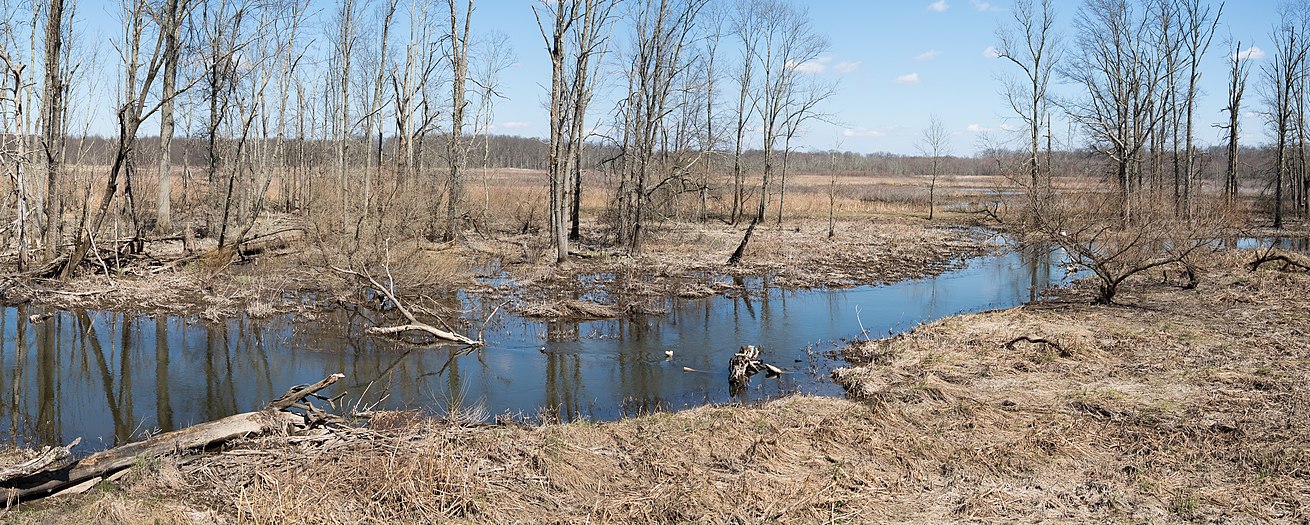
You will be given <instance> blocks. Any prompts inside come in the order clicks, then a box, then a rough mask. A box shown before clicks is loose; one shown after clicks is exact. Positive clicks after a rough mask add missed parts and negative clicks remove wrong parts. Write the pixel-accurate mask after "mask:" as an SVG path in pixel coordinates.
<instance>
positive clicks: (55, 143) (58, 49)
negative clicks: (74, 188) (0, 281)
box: [40, 0, 68, 261]
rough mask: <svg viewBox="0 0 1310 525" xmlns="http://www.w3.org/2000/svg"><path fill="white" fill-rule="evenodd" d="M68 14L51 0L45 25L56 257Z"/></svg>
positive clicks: (48, 170)
mask: <svg viewBox="0 0 1310 525" xmlns="http://www.w3.org/2000/svg"><path fill="white" fill-rule="evenodd" d="M67 16H68V15H67V13H66V12H65V9H64V0H50V2H49V4H48V7H47V10H46V26H45V80H44V84H43V86H42V92H41V117H40V119H41V153H42V156H43V157H44V159H43V160H44V161H45V198H44V199H42V201H43V208H44V211H45V221H44V222H45V224H44V230H45V231H44V235H43V236H42V237H43V239H44V244H45V251H44V258H45V260H46V261H50V260H53V259H54V258H55V257H56V256H58V254H59V230H60V228H59V225H60V223H61V222H62V215H61V206H59V205H58V204H57V203H56V200H57V199H58V196H59V194H60V192H59V179H60V178H61V176H62V174H63V168H64V141H65V131H64V126H63V123H64V116H65V111H66V109H65V106H66V103H65V100H64V98H65V96H66V95H65V94H66V93H67V87H66V86H65V82H66V81H67V78H66V76H67V75H66V74H65V72H64V68H65V66H66V65H65V64H64V63H63V60H62V59H63V46H64V31H66V29H67V28H66V27H65V22H66V21H67Z"/></svg>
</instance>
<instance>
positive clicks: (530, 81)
mask: <svg viewBox="0 0 1310 525" xmlns="http://www.w3.org/2000/svg"><path fill="white" fill-rule="evenodd" d="M1216 3H1217V2H1216ZM1081 4H1082V2H1081V1H1076V0H1057V1H1056V8H1057V11H1058V22H1059V32H1060V33H1061V35H1062V37H1063V38H1064V39H1065V40H1066V41H1068V40H1070V39H1072V35H1071V34H1070V31H1069V29H1068V26H1069V24H1070V22H1071V21H1072V19H1073V18H1074V15H1075V13H1076V11H1077V9H1078V7H1079V6H1080V5H1081ZM114 5H116V2H109V1H107V0H83V4H82V7H81V8H80V9H81V12H82V14H83V16H84V17H85V18H84V20H85V22H86V24H87V25H86V27H87V29H88V34H95V33H100V34H101V35H107V30H106V28H110V27H114V26H115V25H117V15H115V14H114V11H115V10H114V7H113V6H114ZM315 5H317V6H318V7H319V8H320V9H322V10H323V11H324V12H328V11H330V10H331V6H332V5H333V3H332V2H329V1H324V0H315ZM806 5H807V6H808V8H809V12H810V15H811V17H812V20H813V25H814V27H815V28H816V29H817V31H818V32H820V33H822V34H824V35H825V36H826V37H827V38H828V40H829V42H830V44H831V46H830V50H829V52H828V53H827V54H825V55H824V56H823V58H822V60H821V61H820V62H819V63H818V64H817V67H815V68H814V69H815V70H816V71H817V72H816V73H814V74H818V75H822V76H824V77H827V78H830V79H836V80H838V81H839V85H838V90H837V93H836V95H835V96H834V97H832V98H831V99H830V100H829V101H828V102H827V104H826V105H825V106H824V107H823V108H822V110H823V111H824V112H826V113H828V114H831V115H832V116H833V118H834V119H835V120H836V123H835V124H826V123H817V124H814V125H811V126H810V127H809V128H808V129H806V130H805V136H804V137H803V138H799V139H798V140H797V141H795V142H798V143H800V145H801V147H802V148H803V149H814V150H823V149H829V148H832V147H835V146H836V145H837V144H839V143H840V145H841V148H842V149H846V150H851V151H858V152H862V153H873V152H891V153H900V154H913V153H914V152H915V144H916V142H917V141H918V140H919V137H920V135H921V133H922V129H923V128H924V127H925V126H927V124H928V121H929V118H930V116H931V115H934V114H935V115H937V116H938V117H939V118H940V119H941V120H942V122H943V123H944V124H945V126H946V128H947V129H948V130H949V131H950V132H951V144H950V150H951V151H952V152H953V153H955V154H960V155H970V154H973V153H974V152H976V151H977V150H978V149H979V140H978V138H979V135H980V134H982V132H988V133H990V134H992V135H993V136H996V137H1001V136H1004V135H1005V134H1006V133H1005V132H1004V129H1005V128H1006V127H1014V128H1018V127H1021V126H1022V124H1021V123H1020V122H1018V121H1017V120H1016V119H1014V117H1013V116H1012V115H1011V114H1010V112H1009V109H1008V107H1007V105H1006V104H1005V101H1004V98H1003V96H1002V94H1001V82H1000V80H999V77H1000V75H1003V74H1008V73H1011V72H1012V71H1011V69H1010V68H1008V67H1007V63H1006V62H1004V61H1003V60H1001V59H996V58H993V57H991V56H988V55H987V53H986V51H985V50H986V49H987V48H988V47H989V46H993V45H995V44H996V41H995V36H994V35H995V31H996V27H997V25H998V23H999V22H1001V21H1003V20H1008V17H1009V13H1008V12H1007V10H1008V9H1009V6H1010V2H1009V1H1007V0H997V1H994V2H983V1H980V0H908V1H906V0H896V1H891V0H815V1H811V2H806ZM475 9H476V11H475V14H474V19H473V20H474V23H473V25H474V28H473V29H474V32H475V33H485V32H488V31H499V32H502V33H504V34H506V35H507V36H508V37H509V42H510V45H511V46H513V48H514V53H515V54H516V55H517V60H516V63H515V65H514V67H512V68H510V70H509V71H507V72H506V73H505V74H504V84H503V85H504V93H505V95H506V96H507V97H508V99H507V100H503V101H500V102H499V103H498V104H497V106H496V118H495V122H496V129H495V131H497V132H499V133H506V134H516V135H526V136H545V135H546V131H547V119H546V110H545V104H544V102H545V100H546V99H547V98H548V96H549V93H548V90H547V88H546V86H547V84H548V83H549V80H550V66H549V62H548V61H547V57H546V52H545V50H544V46H543V44H542V39H541V35H540V33H539V31H538V28H537V24H536V21H535V19H534V17H533V12H532V9H531V1H530V0H477V2H476V8H475ZM1276 13H1277V2H1276V1H1274V0H1257V1H1250V0H1243V1H1241V2H1237V1H1233V2H1230V3H1229V4H1228V5H1227V7H1226V8H1225V12H1224V17H1223V20H1222V22H1221V24H1220V27H1219V35H1218V36H1216V38H1215V43H1214V44H1213V45H1212V48H1211V51H1210V53H1209V54H1208V55H1207V56H1206V60H1205V64H1204V68H1203V77H1202V90H1203V92H1202V97H1201V100H1200V106H1199V111H1198V120H1197V130H1198V140H1199V141H1200V142H1201V143H1203V144H1209V143H1219V142H1220V132H1219V130H1216V129H1213V128H1211V127H1210V124H1212V123H1216V122H1219V121H1221V120H1223V119H1224V118H1225V116H1224V115H1223V113H1222V112H1221V111H1220V109H1221V108H1222V107H1223V105H1224V100H1223V99H1224V97H1225V93H1226V89H1227V88H1226V81H1227V79H1226V74H1227V63H1226V60H1227V56H1226V55H1227V53H1228V51H1226V50H1225V49H1224V47H1223V40H1224V39H1225V38H1227V36H1228V35H1230V34H1231V35H1232V36H1234V37H1235V38H1238V39H1240V40H1242V42H1243V47H1244V48H1250V47H1257V48H1260V49H1262V50H1264V51H1265V52H1268V51H1269V47H1270V46H1269V44H1268V41H1269V32H1270V29H1271V27H1272V25H1273V23H1274V22H1275V20H1276V19H1277V14H1276ZM321 25H322V24H321V23H320V26H321ZM320 40H322V37H320ZM100 53H101V61H102V63H110V64H111V63H112V60H104V59H106V58H112V57H113V54H112V53H113V51H112V48H108V46H103V48H102V50H101V51H100ZM1259 54H1260V53H1258V52H1257V53H1256V55H1257V56H1258V55H1259ZM1263 62H1264V61H1263V60H1260V59H1257V60H1256V63H1255V65H1256V66H1257V70H1256V71H1253V73H1252V78H1251V83H1250V85H1249V87H1248V89H1247V96H1246V100H1245V102H1244V104H1245V106H1246V111H1244V115H1243V126H1244V130H1245V134H1244V137H1245V139H1244V142H1245V143H1247V144H1252V145H1254V144H1261V143H1264V142H1266V141H1267V140H1268V139H1267V135H1266V133H1265V130H1264V126H1263V119H1262V118H1261V117H1260V116H1259V115H1258V114H1256V113H1255V112H1256V111H1259V110H1260V109H1261V108H1260V107H1259V106H1260V105H1261V103H1262V101H1261V97H1260V89H1259V86H1258V82H1259V79H1258V76H1259V75H1258V73H1259V72H1258V67H1259V65H1260V64H1261V63H1263ZM612 77H613V76H611V78H612ZM111 78H112V77H111ZM106 83H107V84H110V85H112V81H109V82H106ZM1055 89H1056V90H1057V91H1068V88H1067V87H1061V86H1057V87H1056V88H1055ZM611 94H612V93H611ZM611 105H612V97H607V93H605V92H602V93H600V94H599V95H598V100H597V101H596V102H595V103H594V104H593V110H594V111H593V117H594V118H596V119H599V118H601V117H605V116H606V115H608V114H609V113H610V111H609V110H610V108H611ZM103 111H105V112H106V114H105V115H103V116H99V117H98V118H97V121H98V122H99V123H98V124H96V125H94V126H93V129H92V131H93V132H100V133H102V134H108V133H110V132H112V131H113V129H114V127H113V126H112V125H110V122H111V121H110V120H109V119H110V118H112V115H111V113H112V112H111V110H110V109H109V108H104V109H103ZM1057 119H1058V115H1057ZM101 128H103V129H101ZM1056 128H1057V135H1056V136H1057V140H1059V139H1060V137H1067V136H1068V131H1067V130H1068V126H1067V124H1063V123H1061V122H1058V121H1057V122H1056ZM152 131H153V127H152V125H151V124H147V126H146V127H145V128H143V133H144V134H152ZM1075 145H1076V146H1081V145H1082V144H1081V143H1078V144H1075Z"/></svg>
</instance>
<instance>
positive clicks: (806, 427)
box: [2, 253, 1310, 525]
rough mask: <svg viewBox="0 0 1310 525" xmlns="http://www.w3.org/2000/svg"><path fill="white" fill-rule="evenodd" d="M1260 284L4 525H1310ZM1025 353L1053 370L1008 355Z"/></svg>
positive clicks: (132, 479) (1287, 366) (1305, 279)
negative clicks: (735, 400)
mask: <svg viewBox="0 0 1310 525" xmlns="http://www.w3.org/2000/svg"><path fill="white" fill-rule="evenodd" d="M1249 259H1250V255H1249V253H1247V254H1236V255H1234V254H1227V255H1221V256H1219V257H1217V258H1216V259H1215V260H1214V261H1212V265H1211V267H1209V268H1207V269H1206V274H1205V276H1206V279H1205V280H1204V281H1203V283H1202V285H1201V287H1200V288H1199V289H1198V290H1195V291H1186V290H1181V289H1179V288H1177V287H1175V286H1171V285H1167V284H1160V283H1159V282H1158V281H1154V280H1153V281H1151V282H1137V283H1136V284H1135V285H1134V286H1133V287H1132V288H1130V289H1129V290H1128V291H1126V292H1125V298H1127V299H1131V300H1132V301H1133V302H1135V303H1136V305H1137V306H1134V307H1100V306H1091V305H1087V304H1086V300H1088V299H1089V296H1088V297H1084V296H1085V295H1087V291H1086V290H1076V291H1075V292H1073V294H1074V295H1077V296H1078V297H1077V299H1078V301H1077V302H1076V303H1058V304H1055V303H1050V304H1041V305H1035V306H1029V307H1023V308H1017V309H1012V310H1005V311H996V312H987V313H981V314H974V315H967V316H961V317H957V318H951V319H947V320H943V321H940V322H937V323H933V324H930V325H925V326H921V327H919V328H918V329H916V330H914V331H912V332H910V333H908V334H905V335H902V336H899V337H896V338H894V339H890V340H883V341H872V342H863V343H859V344H857V345H855V346H854V347H853V348H851V349H850V350H849V353H850V354H851V358H852V359H853V360H856V361H857V362H859V363H861V364H860V365H858V366H856V367H854V368H851V369H849V370H847V371H844V372H842V373H841V374H840V380H841V381H842V382H843V383H845V384H847V385H848V386H849V388H850V389H851V392H852V394H853V395H854V396H855V397H857V398H858V399H859V400H860V401H848V400H842V399H825V398H811V397H793V398H787V399H782V400H778V401H773V402H770V403H767V404H765V405H762V406H758V407H740V406H727V407H705V408H699V409H695V410H689V411H685V412H680V413H673V414H655V415H650V416H644V417H640V418H634V419H627V420H622V421H618V422H613V423H600V424H594V423H585V422H584V423H572V424H566V425H548V426H543V427H531V428H525V427H519V426H515V425H508V426H477V427H463V426H457V425H451V424H448V423H443V422H439V421H435V420H432V419H428V418H425V417H421V416H418V415H415V414H409V413H387V414H383V415H381V416H380V417H378V418H375V419H374V421H373V422H372V425H371V427H370V428H369V430H358V431H354V432H352V433H350V434H348V435H347V437H346V438H343V439H337V438H332V437H324V438H317V439H312V440H295V439H287V438H270V439H266V440H262V441H254V442H247V443H243V444H240V445H238V446H237V447H235V448H234V449H231V450H228V451H226V452H223V453H220V454H215V455H210V456H207V457H204V458H202V459H200V460H197V461H194V462H189V463H187V464H185V465H182V466H181V467H180V468H179V467H177V466H175V464H174V463H173V462H171V461H167V460H165V461H160V462H154V463H149V464H143V465H141V466H139V467H136V469H135V470H134V471H133V474H132V475H130V476H128V477H127V478H124V480H122V481H121V482H118V483H112V484H104V485H102V486H101V487H99V488H97V489H96V490H94V491H92V493H90V494H88V495H85V496H81V497H77V498H74V499H65V500H51V501H46V502H38V503H35V504H29V505H25V506H24V507H23V508H22V509H23V510H22V511H21V512H17V513H13V512H11V513H9V514H7V515H4V516H3V517H2V519H4V520H5V521H7V522H11V523H85V522H99V523H118V524H132V525H134V524H139V523H187V522H198V523H209V522H217V523H279V524H280V523H437V522H440V523H582V522H587V523H955V522H960V523H1016V522H1023V523H1031V522H1043V523H1146V522H1149V523H1202V522H1204V523H1304V522H1305V521H1306V520H1307V519H1308V518H1310V469H1308V468H1307V465H1310V461H1307V460H1308V459H1310V457H1307V456H1310V430H1308V429H1310V387H1307V386H1306V385H1307V380H1310V377H1308V376H1310V340H1307V338H1306V336H1305V334H1306V333H1307V331H1310V315H1307V314H1306V313H1305V310H1304V307H1303V303H1302V298H1303V297H1305V296H1306V294H1307V292H1310V275H1307V274H1305V273H1282V272H1278V271H1276V270H1272V269H1263V270H1260V271H1257V272H1254V273H1250V272H1247V271H1246V270H1245V269H1244V268H1243V267H1242V266H1241V265H1242V263H1244V262H1246V261H1248V260H1249ZM1153 279H1158V275H1157V276H1154V277H1153ZM1018 336H1030V337H1042V338H1046V339H1050V340H1053V341H1055V342H1056V343H1057V344H1058V345H1059V348H1055V347H1052V346H1049V345H1045V344H1032V343H1017V344H1015V345H1013V346H1012V347H1010V348H1007V347H1005V346H1004V343H1006V342H1007V341H1010V340H1012V339H1014V338H1015V337H1018ZM293 441H294V442H293ZM188 520H194V521H188Z"/></svg>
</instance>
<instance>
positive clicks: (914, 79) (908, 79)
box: [896, 73, 919, 84]
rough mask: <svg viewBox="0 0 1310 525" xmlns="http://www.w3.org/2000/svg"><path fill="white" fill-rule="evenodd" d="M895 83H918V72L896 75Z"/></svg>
mask: <svg viewBox="0 0 1310 525" xmlns="http://www.w3.org/2000/svg"><path fill="white" fill-rule="evenodd" d="M896 83H897V84H918V83H919V74H918V73H910V74H908V75H901V76H899V77H896Z"/></svg>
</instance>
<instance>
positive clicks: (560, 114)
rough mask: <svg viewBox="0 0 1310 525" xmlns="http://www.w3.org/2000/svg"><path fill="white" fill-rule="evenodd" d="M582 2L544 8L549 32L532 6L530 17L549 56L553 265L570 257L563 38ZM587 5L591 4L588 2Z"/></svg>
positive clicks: (558, 1) (559, 1)
mask: <svg viewBox="0 0 1310 525" xmlns="http://www.w3.org/2000/svg"><path fill="white" fill-rule="evenodd" d="M582 1H583V0H555V2H553V3H551V4H546V6H545V7H544V8H543V11H545V13H546V17H547V20H549V23H550V31H547V30H546V23H545V22H543V21H542V13H541V11H538V10H537V6H536V5H533V6H532V10H533V13H535V14H536V17H537V27H538V28H540V29H541V37H542V38H543V39H544V40H545V41H546V53H547V54H549V55H550V65H551V75H550V159H549V161H548V170H547V177H548V178H549V183H550V237H551V245H552V246H554V247H555V261H556V262H564V261H565V260H566V259H568V256H569V237H568V231H567V230H566V228H565V226H564V225H565V212H566V208H567V207H568V206H567V202H568V200H567V194H566V180H565V179H566V178H567V177H568V173H569V161H570V157H569V155H568V145H567V143H566V140H565V136H564V135H565V133H566V129H567V127H568V124H569V115H570V110H569V106H568V93H567V92H566V87H565V86H566V82H567V79H566V78H565V74H566V72H565V59H566V54H567V50H566V49H565V37H566V36H567V35H568V34H569V32H570V30H572V28H573V25H574V24H575V23H577V22H578V20H579V18H580V15H584V14H585V11H586V8H587V7H588V5H587V4H585V3H580V2H582ZM587 1H588V2H589V1H590V0H587Z"/></svg>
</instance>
